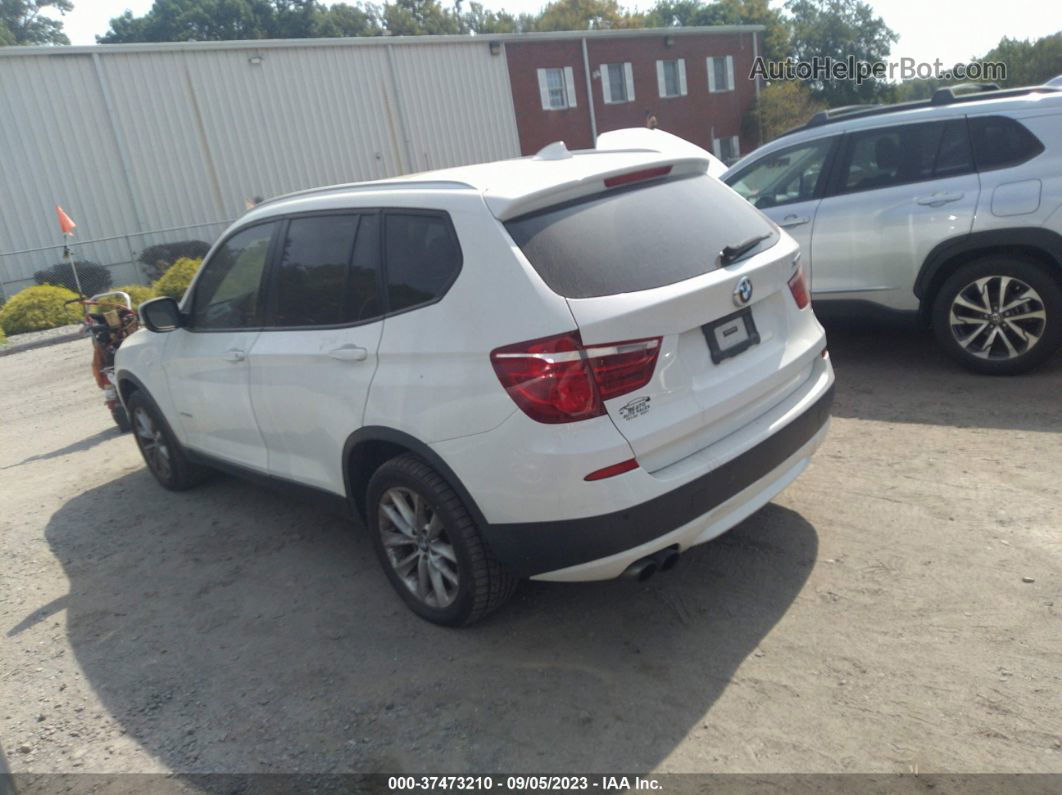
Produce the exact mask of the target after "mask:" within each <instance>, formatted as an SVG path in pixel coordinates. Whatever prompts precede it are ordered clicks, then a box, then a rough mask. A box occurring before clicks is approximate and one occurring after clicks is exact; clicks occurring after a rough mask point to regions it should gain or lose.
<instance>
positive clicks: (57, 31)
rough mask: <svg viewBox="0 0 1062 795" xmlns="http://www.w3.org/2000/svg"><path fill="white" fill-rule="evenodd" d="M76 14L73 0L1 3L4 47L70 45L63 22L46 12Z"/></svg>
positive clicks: (0, 36) (0, 35)
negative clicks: (48, 10)
mask: <svg viewBox="0 0 1062 795" xmlns="http://www.w3.org/2000/svg"><path fill="white" fill-rule="evenodd" d="M46 9H50V10H53V11H58V12H59V14H60V15H63V14H65V13H67V12H68V11H72V10H73V9H74V4H73V3H72V2H71V0H0V46H3V45H10V44H69V43H70V39H68V38H67V37H66V34H65V33H63V22H62V20H60V19H52V18H51V17H49V16H46V15H45V14H43V13H42V12H43V11H45V10H46Z"/></svg>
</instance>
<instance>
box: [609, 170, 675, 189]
mask: <svg viewBox="0 0 1062 795" xmlns="http://www.w3.org/2000/svg"><path fill="white" fill-rule="evenodd" d="M670 173H671V166H654V167H653V168H643V169H642V170H641V171H631V172H630V173H628V174H617V175H616V176H614V177H605V187H606V188H618V187H619V186H620V185H630V184H631V183H632V182H642V181H644V180H647V179H657V178H659V177H666V176H667V175H668V174H670Z"/></svg>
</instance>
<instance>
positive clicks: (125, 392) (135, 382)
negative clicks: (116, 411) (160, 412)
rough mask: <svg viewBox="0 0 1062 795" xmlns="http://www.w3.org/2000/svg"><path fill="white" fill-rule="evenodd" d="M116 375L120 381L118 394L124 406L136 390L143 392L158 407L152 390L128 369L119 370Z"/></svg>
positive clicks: (116, 378)
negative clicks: (152, 395)
mask: <svg viewBox="0 0 1062 795" xmlns="http://www.w3.org/2000/svg"><path fill="white" fill-rule="evenodd" d="M114 377H115V380H116V381H117V382H118V396H119V397H120V398H121V399H122V405H123V406H126V404H127V403H128V402H129V398H130V396H131V395H132V394H133V393H134V392H141V393H142V394H143V395H144V397H146V398H147V399H148V400H150V401H151V403H152V405H153V406H154V407H155V408H156V409H157V408H158V404H157V403H155V399H154V398H153V397H151V392H149V391H148V388H147V387H146V386H144V382H143V381H141V380H140V379H139V378H137V377H136V376H135V375H133V374H132V373H130V372H129V371H128V370H119V371H118V372H117V373H115V376H114Z"/></svg>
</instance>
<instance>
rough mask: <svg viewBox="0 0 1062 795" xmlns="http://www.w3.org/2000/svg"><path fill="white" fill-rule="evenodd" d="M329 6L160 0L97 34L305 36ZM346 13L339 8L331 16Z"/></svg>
mask: <svg viewBox="0 0 1062 795" xmlns="http://www.w3.org/2000/svg"><path fill="white" fill-rule="evenodd" d="M327 11H328V10H327V9H325V8H324V7H322V6H321V4H320V3H318V2H317V0H155V2H154V4H152V6H151V8H150V9H148V12H147V13H146V14H144V15H143V16H141V17H135V16H133V15H132V13H130V12H129V11H126V12H125V13H124V14H122V15H121V16H119V17H115V18H114V19H112V20H111V25H110V29H109V30H108V31H107V32H106V33H105V34H103V35H102V36H97V37H96V40H97V41H99V42H100V43H101V44H123V43H127V42H134V41H189V40H191V39H195V40H196V41H220V40H231V39H303V38H310V37H313V36H319V35H321V34H320V33H319V30H318V28H319V25H320V24H321V23H322V19H323V18H322V14H326V13H327ZM342 19H343V17H342V12H340V13H338V14H337V15H336V16H335V17H334V18H333V20H332V21H333V23H334V24H338V21H341V20H342ZM326 21H327V20H326Z"/></svg>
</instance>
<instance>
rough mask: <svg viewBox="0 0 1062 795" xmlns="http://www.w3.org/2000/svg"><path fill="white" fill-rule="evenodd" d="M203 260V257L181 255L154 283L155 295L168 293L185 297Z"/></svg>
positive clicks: (179, 297)
mask: <svg viewBox="0 0 1062 795" xmlns="http://www.w3.org/2000/svg"><path fill="white" fill-rule="evenodd" d="M202 262H203V260H201V259H188V257H181V258H180V259H179V260H177V261H176V262H175V263H173V264H172V265H171V266H170V267H169V268H167V269H166V272H165V273H164V274H162V276H160V277H159V280H158V281H157V282H155V284H153V285H152V287H153V288H154V290H155V295H159V296H162V295H168V296H169V297H170V298H176V299H177V300H178V301H180V300H181V298H183V297H184V291H185V290H187V289H188V285H189V284H191V283H192V277H193V276H195V272H196V271H197V270H199V266H200V264H202Z"/></svg>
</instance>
